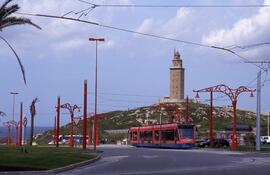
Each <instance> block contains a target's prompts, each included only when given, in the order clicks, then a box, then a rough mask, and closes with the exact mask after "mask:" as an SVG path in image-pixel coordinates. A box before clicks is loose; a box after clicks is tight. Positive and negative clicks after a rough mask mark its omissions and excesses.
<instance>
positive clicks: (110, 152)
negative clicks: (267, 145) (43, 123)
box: [60, 146, 270, 175]
mask: <svg viewBox="0 0 270 175" xmlns="http://www.w3.org/2000/svg"><path fill="white" fill-rule="evenodd" d="M99 150H103V151H104V152H103V153H102V158H101V159H100V160H99V161H97V162H95V163H93V164H91V165H88V166H85V167H80V168H77V169H73V170H70V171H66V172H62V173H60V174H61V175H71V174H72V175H82V174H91V175H92V174H95V175H104V174H106V175H116V174H121V175H133V174H134V175H135V174H136V175H137V174H138V175H140V174H164V175H165V174H166V175H167V174H187V175H193V174H196V175H198V174H199V175H217V174H218V175H241V174H245V175H269V174H270V154H262V153H237V152H229V151H215V150H211V149H191V150H190V149H189V150H173V149H150V148H134V147H127V146H122V147H121V146H107V147H106V146H105V147H100V148H99Z"/></svg>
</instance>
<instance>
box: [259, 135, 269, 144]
mask: <svg viewBox="0 0 270 175" xmlns="http://www.w3.org/2000/svg"><path fill="white" fill-rule="evenodd" d="M261 143H262V144H269V143H270V136H261Z"/></svg>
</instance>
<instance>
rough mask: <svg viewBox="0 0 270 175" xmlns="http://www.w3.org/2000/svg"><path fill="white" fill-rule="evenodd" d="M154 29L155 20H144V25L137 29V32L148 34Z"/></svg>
mask: <svg viewBox="0 0 270 175" xmlns="http://www.w3.org/2000/svg"><path fill="white" fill-rule="evenodd" d="M153 27H154V20H153V19H149V18H147V19H144V20H143V22H142V24H141V25H140V26H139V28H138V29H137V32H141V33H148V32H150V30H151V29H152V28H153Z"/></svg>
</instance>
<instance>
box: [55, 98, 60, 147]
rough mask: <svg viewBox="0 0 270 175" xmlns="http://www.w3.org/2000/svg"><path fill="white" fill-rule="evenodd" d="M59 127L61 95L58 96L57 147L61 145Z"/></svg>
mask: <svg viewBox="0 0 270 175" xmlns="http://www.w3.org/2000/svg"><path fill="white" fill-rule="evenodd" d="M59 129H60V96H58V98H57V124H56V147H57V148H58V147H59Z"/></svg>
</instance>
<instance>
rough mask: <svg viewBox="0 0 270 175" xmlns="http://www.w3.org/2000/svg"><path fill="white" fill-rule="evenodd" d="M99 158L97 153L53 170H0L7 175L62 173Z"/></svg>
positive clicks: (0, 173)
mask: <svg viewBox="0 0 270 175" xmlns="http://www.w3.org/2000/svg"><path fill="white" fill-rule="evenodd" d="M99 159H101V155H97V157H95V158H93V159H90V160H85V161H83V162H79V163H74V164H71V165H68V166H64V167H60V168H55V169H51V170H47V171H17V172H16V171H6V172H0V175H2V174H7V175H13V174H14V175H20V174H22V175H25V174H29V175H31V174H35V175H36V174H56V173H61V172H64V171H68V170H71V169H74V168H78V167H82V166H85V165H88V164H91V163H94V162H96V161H98V160H99Z"/></svg>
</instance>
